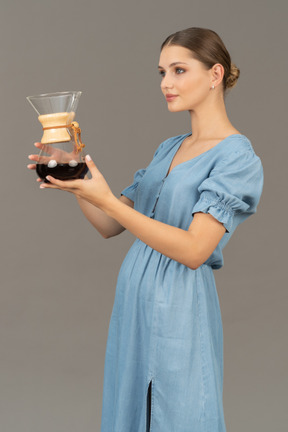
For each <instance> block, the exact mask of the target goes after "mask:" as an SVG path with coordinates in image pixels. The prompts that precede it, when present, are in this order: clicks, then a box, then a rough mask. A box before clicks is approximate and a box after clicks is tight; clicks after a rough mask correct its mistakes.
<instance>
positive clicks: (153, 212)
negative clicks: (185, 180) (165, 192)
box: [150, 177, 166, 218]
mask: <svg viewBox="0 0 288 432" xmlns="http://www.w3.org/2000/svg"><path fill="white" fill-rule="evenodd" d="M165 180H166V177H164V178H163V179H162V181H161V185H160V188H159V191H158V194H157V196H156V200H155V204H154V207H153V209H152V211H151V216H150V217H152V218H153V217H154V215H155V210H156V206H157V203H158V200H159V197H160V194H161V191H162V189H163V186H164V182H165Z"/></svg>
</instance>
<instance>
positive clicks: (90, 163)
mask: <svg viewBox="0 0 288 432" xmlns="http://www.w3.org/2000/svg"><path fill="white" fill-rule="evenodd" d="M85 161H86V165H87V166H88V168H89V171H90V172H91V175H92V177H94V176H95V175H96V174H101V173H100V171H99V169H98V168H97V167H96V165H95V163H94V162H93V160H92V159H91V156H90V155H86V157H85Z"/></svg>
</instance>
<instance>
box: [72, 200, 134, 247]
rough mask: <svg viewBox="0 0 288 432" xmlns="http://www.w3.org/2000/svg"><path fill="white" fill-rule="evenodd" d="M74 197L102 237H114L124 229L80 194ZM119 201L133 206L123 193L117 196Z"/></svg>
mask: <svg viewBox="0 0 288 432" xmlns="http://www.w3.org/2000/svg"><path fill="white" fill-rule="evenodd" d="M76 198H77V200H78V203H79V206H80V208H81V210H82V212H83V213H84V215H85V217H86V218H87V219H88V221H89V222H90V223H91V224H92V225H93V226H94V227H95V228H96V229H97V231H98V232H99V233H100V234H101V235H102V237H104V238H109V237H114V236H116V235H118V234H120V233H122V232H123V231H125V229H126V228H125V227H123V226H122V225H121V224H120V223H119V222H117V220H115V219H113V218H112V217H110V216H108V215H107V214H106V213H105V212H104V211H103V210H101V209H99V208H98V207H95V205H93V204H91V203H89V202H88V201H86V200H84V199H83V198H81V197H80V196H76ZM119 201H121V202H122V203H124V204H125V205H128V206H129V207H132V208H133V207H134V202H133V201H131V200H130V199H129V198H127V197H125V196H124V195H122V196H121V197H120V198H119Z"/></svg>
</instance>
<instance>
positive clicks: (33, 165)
mask: <svg viewBox="0 0 288 432" xmlns="http://www.w3.org/2000/svg"><path fill="white" fill-rule="evenodd" d="M34 145H35V147H37V148H38V149H40V150H42V148H43V144H41V143H40V142H36V143H34ZM28 159H30V160H31V161H34V162H39V155H36V154H31V155H29V156H28ZM47 160H48V157H47ZM27 168H29V169H31V170H35V169H36V163H35V164H28V165H27ZM37 181H38V182H41V181H43V180H42V179H41V178H39V177H38V178H37Z"/></svg>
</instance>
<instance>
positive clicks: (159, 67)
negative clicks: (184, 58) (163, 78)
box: [158, 62, 188, 69]
mask: <svg viewBox="0 0 288 432" xmlns="http://www.w3.org/2000/svg"><path fill="white" fill-rule="evenodd" d="M177 64H186V65H187V64H188V63H184V62H174V63H171V64H170V66H169V67H171V66H175V65H177ZM158 69H164V68H163V67H162V66H160V65H159V66H158Z"/></svg>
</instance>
